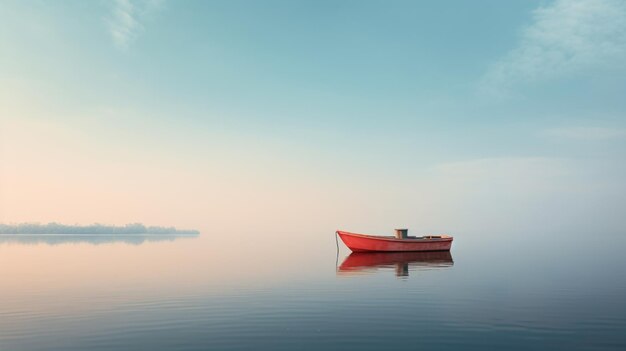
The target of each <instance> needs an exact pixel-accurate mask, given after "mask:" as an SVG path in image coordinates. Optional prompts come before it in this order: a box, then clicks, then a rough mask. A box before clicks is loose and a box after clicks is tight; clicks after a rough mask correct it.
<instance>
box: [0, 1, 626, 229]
mask: <svg viewBox="0 0 626 351" xmlns="http://www.w3.org/2000/svg"><path fill="white" fill-rule="evenodd" d="M625 91H626V2H623V1H620V0H577V1H574V0H561V1H472V2H469V1H430V2H427V1H184V2H178V1H176V2H175V1H154V0H153V1H150V0H144V1H132V0H128V1H88V2H86V1H64V2H62V1H56V2H47V1H2V2H1V3H0V123H2V124H1V126H2V130H1V131H0V133H1V134H0V136H2V138H3V142H2V144H1V145H2V155H3V158H4V161H3V162H2V163H3V166H2V168H0V172H2V174H0V176H1V178H0V180H2V182H1V183H0V191H2V193H0V194H2V195H3V196H2V198H3V199H2V201H0V206H1V207H0V221H25V220H39V221H47V220H58V221H66V222H68V221H69V222H76V221H77V222H92V221H101V222H102V221H108V222H109V223H113V224H119V223H117V222H122V223H123V222H124V221H127V220H128V221H133V222H136V221H143V222H149V223H154V222H155V221H154V219H155V218H158V219H161V218H164V216H165V218H168V217H167V216H168V214H171V213H174V214H173V215H172V217H171V218H170V220H169V221H168V222H165V223H163V224H165V225H178V226H189V225H191V226H194V225H202V222H201V220H202V218H200V217H201V215H202V214H204V213H206V212H207V211H213V213H216V211H217V212H219V213H220V215H219V217H224V218H237V215H236V214H235V213H238V211H239V210H240V207H238V206H243V207H244V208H245V206H249V212H250V213H254V212H255V210H254V208H258V206H257V205H259V204H265V203H267V202H271V203H274V207H272V206H269V207H268V208H267V209H266V210H265V211H266V212H264V214H265V217H269V218H272V215H273V214H276V213H280V212H281V211H285V209H290V208H293V207H294V206H295V208H296V209H297V208H299V206H304V207H303V208H302V210H303V211H318V213H319V214H320V215H321V216H325V217H326V218H327V220H326V221H325V222H324V223H327V224H328V225H335V224H336V223H337V224H341V223H346V224H355V225H363V226H364V224H359V223H360V222H359V218H368V220H369V219H371V220H372V223H371V224H369V225H370V226H373V227H376V226H381V227H383V226H388V225H392V223H398V222H402V223H406V224H412V225H423V226H424V227H426V228H431V227H436V226H437V224H436V223H435V220H433V222H432V223H428V224H423V222H419V219H420V218H422V219H423V217H424V216H428V217H429V218H435V219H439V220H440V221H446V223H450V222H451V221H452V222H454V220H456V219H458V218H459V214H458V208H457V206H462V205H463V206H474V205H476V207H477V208H479V209H480V210H477V211H478V215H479V216H480V215H483V216H486V215H488V214H489V215H497V216H500V215H502V213H499V212H498V211H499V210H498V208H501V211H503V212H506V213H507V214H509V215H510V216H509V217H507V216H505V218H509V220H516V219H517V220H519V221H521V220H520V219H519V218H520V217H519V216H522V217H523V218H531V219H537V218H539V217H541V213H545V212H550V211H553V212H554V211H557V210H558V209H562V208H564V206H565V205H566V206H565V208H566V211H565V212H566V213H567V215H563V216H562V217H559V218H560V219H558V220H559V221H560V222H559V223H565V222H567V221H571V220H572V218H580V216H581V214H585V213H587V214H589V213H592V212H593V211H597V212H599V213H602V214H601V215H598V216H600V217H597V218H596V219H597V220H596V222H602V223H605V224H606V223H608V224H607V226H608V228H613V229H615V228H619V227H620V226H621V225H623V224H624V222H623V221H624V220H623V219H621V218H620V217H622V216H619V213H615V212H611V213H609V214H607V211H603V209H615V208H616V207H619V206H621V205H624V200H625V197H626V188H625V186H624V185H623V181H622V180H623V179H624V177H625V176H626V170H625V169H624V161H623V160H624V158H625V156H626V116H625V112H626V99H624V96H623V95H624V92H625ZM18 174H19V176H18ZM23 174H29V176H23ZM155 174H158V175H157V176H156V178H155ZM146 178H150V179H152V182H153V183H150V181H147V182H146V181H144V180H145V179H146ZM33 189H36V190H33ZM98 189H99V190H98ZM472 189H474V190H476V189H481V190H480V191H478V190H476V191H477V192H472ZM468 191H469V193H468ZM25 194H27V195H25ZM46 194H52V195H50V196H47V195H46ZM61 194H73V195H67V198H66V199H65V200H63V201H61V202H62V203H63V206H59V205H58V203H59V200H58V198H57V200H56V201H53V200H49V199H50V198H55V197H58V196H61ZM159 194H162V196H160V195H159ZM277 194H278V195H277ZM319 194H325V195H323V196H321V195H319ZM126 197H129V198H130V197H132V198H133V200H128V199H126ZM196 197H198V198H202V199H203V200H202V201H200V200H196ZM225 197H228V198H231V199H236V200H232V203H230V204H229V202H228V201H224V200H223V199H224V198H225ZM344 197H349V198H354V199H358V200H363V201H373V202H376V203H377V205H376V206H375V207H371V208H370V207H367V208H359V207H358V206H357V208H356V209H354V208H350V209H348V208H346V209H345V212H342V210H340V209H337V210H336V211H331V210H328V208H327V207H326V206H325V205H324V204H326V203H327V202H332V203H335V202H336V201H340V199H342V198H344ZM137 198H141V199H145V201H147V202H142V201H139V200H136V199H137ZM115 199H126V200H127V201H126V204H125V205H121V208H119V209H111V206H110V202H111V201H115ZM176 199H178V200H176ZM207 199H209V200H207ZM577 200H580V201H579V202H580V204H577ZM34 201H37V202H38V205H37V206H35V207H33V205H32V203H33V202H34ZM177 201H179V202H177ZM98 203H100V204H107V205H106V206H105V205H98ZM148 203H149V204H150V205H148ZM294 203H297V204H298V205H294ZM302 203H304V204H303V205H302ZM493 203H499V204H501V205H498V206H496V208H491V207H490V206H493ZM398 204H402V205H403V206H406V208H409V209H415V212H411V211H410V210H406V209H404V210H399V211H393V210H392V209H395V208H396V206H398ZM452 204H455V205H452ZM461 204H462V205H461ZM149 206H152V208H154V209H153V210H146V209H145V208H146V207H149ZM181 206H186V208H187V209H188V211H187V212H188V213H186V214H185V215H183V214H180V213H178V212H177V210H178V211H180V208H181ZM254 206H257V207H254ZM507 206H508V207H507ZM105 209H106V210H105ZM296 209H294V210H293V211H294V214H293V216H296V217H297V216H299V215H300V213H301V212H302V211H300V212H298V211H297V210H296ZM220 211H221V212H220ZM325 211H327V212H325ZM351 211H352V212H351ZM481 211H482V212H481ZM622 211H623V210H622ZM103 212H106V214H105V215H103ZM389 212H393V214H389ZM516 212H518V213H521V214H520V215H519V216H518V217H515V216H516V215H515V213H516ZM557 212H558V211H557ZM244 213H248V212H245V211H244ZM250 213H248V215H250ZM341 213H343V214H344V215H343V216H341V215H340V214H341ZM592 214H593V213H592ZM102 216H104V217H105V218H104V220H103V219H101V217H102ZM467 216H468V218H469V217H470V216H469V215H467ZM524 216H525V217H524ZM537 216H539V217H537ZM557 217H558V216H557ZM372 218H374V219H372ZM376 218H378V219H376ZM452 218H454V220H452ZM472 218H473V216H472ZM594 218H595V217H594ZM151 219H152V220H151ZM537 220H540V219H537ZM542 220H543V219H542ZM468 221H470V222H471V220H469V219H468ZM579 221H582V220H579ZM470 222H467V221H466V222H463V221H460V222H458V224H455V225H458V226H461V225H466V224H467V223H470ZM574 222H576V221H574ZM439 223H441V222H439ZM454 223H457V222H454ZM472 223H473V222H472ZM576 223H578V222H576ZM154 224H160V223H154ZM579 224H580V223H578V224H576V225H574V226H577V225H579Z"/></svg>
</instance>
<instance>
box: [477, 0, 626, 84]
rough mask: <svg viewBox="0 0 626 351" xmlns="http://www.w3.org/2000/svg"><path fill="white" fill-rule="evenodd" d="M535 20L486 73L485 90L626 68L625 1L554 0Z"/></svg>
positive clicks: (534, 17)
mask: <svg viewBox="0 0 626 351" xmlns="http://www.w3.org/2000/svg"><path fill="white" fill-rule="evenodd" d="M532 17H533V19H532V22H531V24H530V25H529V26H527V27H526V28H524V29H523V30H522V32H521V40H520V42H519V44H518V45H517V47H515V48H514V49H512V50H511V51H510V52H509V53H508V54H507V55H505V56H504V57H503V58H501V59H500V60H498V61H497V62H495V63H494V64H493V65H492V66H491V68H490V69H489V70H488V72H487V73H486V74H485V76H484V77H483V80H482V82H481V88H482V89H483V90H486V91H487V92H491V93H496V94H497V93H502V92H505V93H506V90H507V89H509V88H511V87H512V86H513V85H515V84H518V83H528V82H536V81H542V80H546V79H554V78H556V77H559V76H563V75H567V74H577V73H581V72H583V71H585V70H588V69H601V68H614V67H615V66H619V67H624V66H626V1H623V0H556V1H555V2H553V3H551V4H550V5H547V6H541V7H539V8H537V9H536V10H534V12H533V16H532Z"/></svg>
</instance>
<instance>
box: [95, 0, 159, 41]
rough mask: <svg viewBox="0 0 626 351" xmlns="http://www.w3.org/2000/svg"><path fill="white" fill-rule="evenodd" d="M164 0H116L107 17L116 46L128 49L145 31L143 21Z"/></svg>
mask: <svg viewBox="0 0 626 351" xmlns="http://www.w3.org/2000/svg"><path fill="white" fill-rule="evenodd" d="M163 2H164V0H114V1H113V2H112V3H111V4H112V7H111V14H110V16H109V18H108V19H107V24H108V27H109V32H110V34H111V37H112V38H113V42H114V43H115V46H117V47H118V48H120V49H127V48H128V47H129V45H130V44H131V43H132V42H133V41H134V40H135V39H136V38H137V37H138V36H139V35H140V34H141V33H142V32H143V31H144V25H143V22H144V21H145V20H146V18H147V17H148V16H149V15H150V14H151V13H153V12H155V11H157V10H159V9H161V8H162V5H163Z"/></svg>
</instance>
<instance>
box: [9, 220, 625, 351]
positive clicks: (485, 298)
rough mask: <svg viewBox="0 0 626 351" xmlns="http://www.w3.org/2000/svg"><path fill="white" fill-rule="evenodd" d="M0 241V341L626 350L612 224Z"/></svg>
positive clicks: (52, 345) (125, 346)
mask: <svg viewBox="0 0 626 351" xmlns="http://www.w3.org/2000/svg"><path fill="white" fill-rule="evenodd" d="M453 234H454V235H455V242H454V245H453V249H452V252H451V253H450V254H445V253H444V254H413V255H411V254H409V255H397V254H396V255H394V254H391V255H349V252H348V251H347V250H346V249H345V247H343V244H341V243H340V246H341V249H340V251H339V254H338V255H337V253H336V247H335V238H334V236H333V235H334V233H333V231H332V230H329V231H328V232H313V233H308V232H304V233H287V232H285V233H272V235H271V237H273V238H279V239H282V240H270V241H265V240H263V238H264V237H267V236H269V235H265V234H264V233H262V232H260V233H229V235H228V236H223V235H220V236H218V235H214V234H211V232H210V230H204V231H203V233H202V234H201V235H200V236H199V237H180V238H176V237H174V238H167V239H165V240H156V239H139V238H130V239H129V238H121V239H120V240H115V239H113V238H109V239H106V238H97V239H95V240H94V241H93V242H90V240H89V238H53V239H51V238H39V239H38V238H32V237H31V238H28V239H25V240H18V239H15V238H6V237H5V238H0V239H1V240H0V277H2V281H1V282H0V287H1V290H0V297H1V298H0V350H16V351H17V350H110V349H120V350H139V349H145V350H251V349H254V350H356V349H358V350H381V349H395V350H415V349H420V348H422V349H442V350H443V349H459V348H461V347H462V348H463V349H477V350H478V349H480V350H483V349H485V348H491V349H495V348H502V349H508V350H511V349H520V350H528V349H551V350H577V349H578V350H589V349H613V350H618V349H621V350H623V349H626V272H625V268H626V255H625V254H624V248H625V245H624V244H625V243H626V240H624V239H623V237H624V236H623V235H621V234H604V233H590V234H588V235H587V234H585V233H539V234H534V235H533V236H529V235H507V234H506V233H486V235H485V236H484V239H481V238H482V236H481V234H482V233H453Z"/></svg>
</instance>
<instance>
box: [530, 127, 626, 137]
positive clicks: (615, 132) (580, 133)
mask: <svg viewBox="0 0 626 351" xmlns="http://www.w3.org/2000/svg"><path fill="white" fill-rule="evenodd" d="M540 135H542V136H545V137H548V138H558V139H575V140H608V139H616V138H624V137H626V129H622V128H606V127H566V128H552V129H546V130H543V131H541V133H540Z"/></svg>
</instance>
